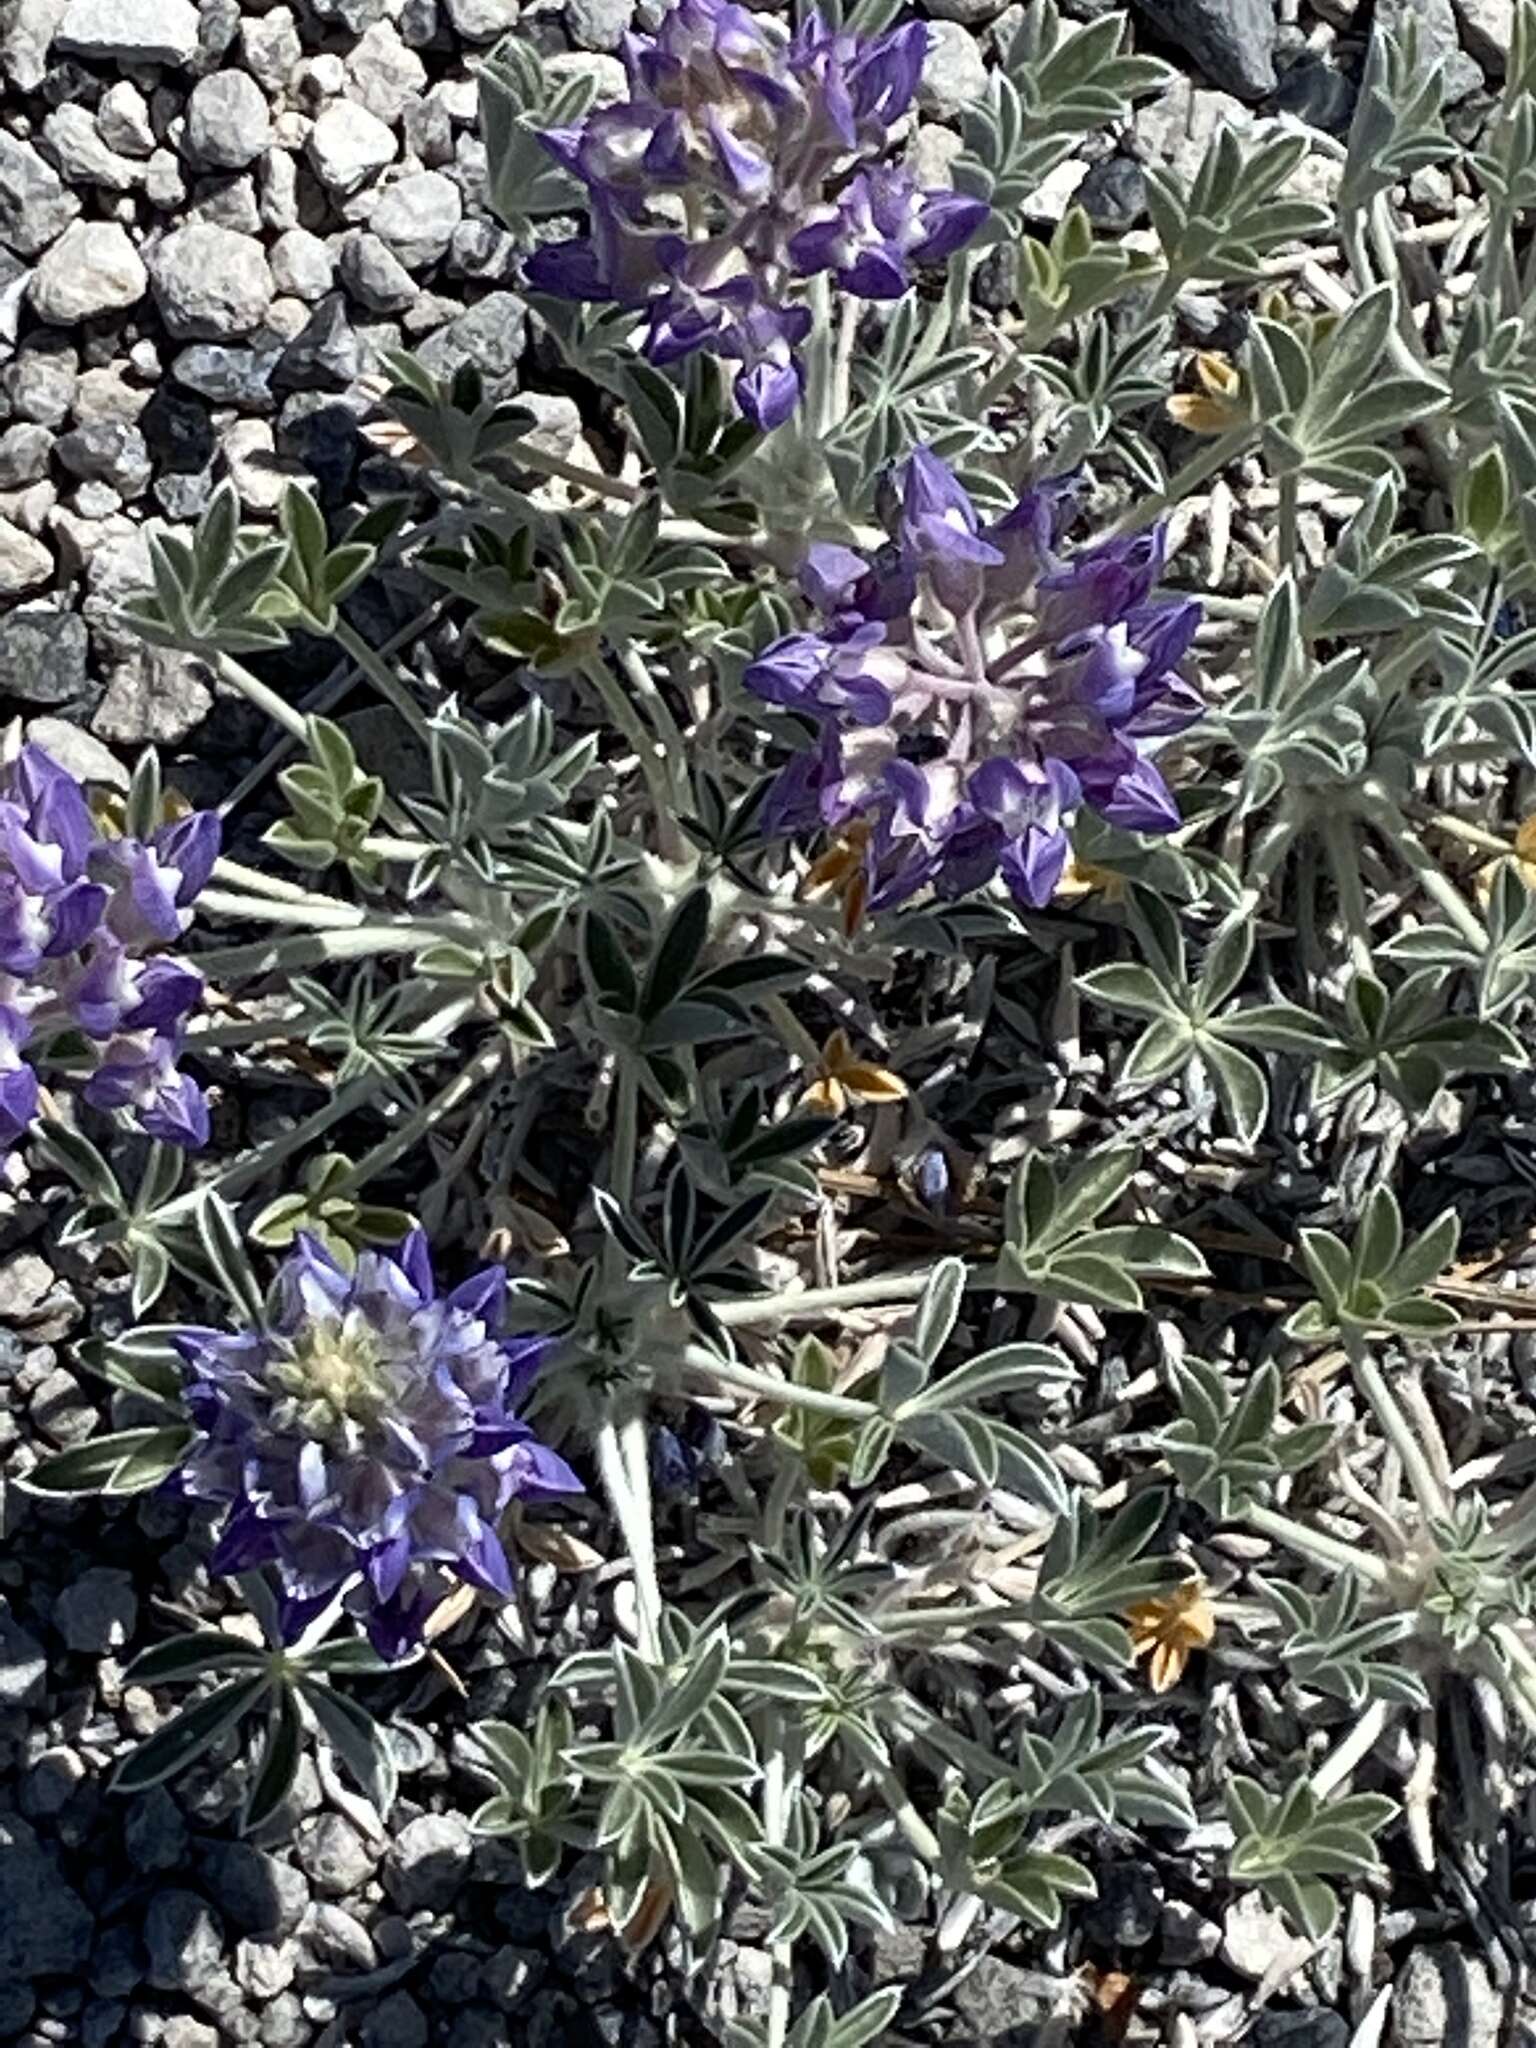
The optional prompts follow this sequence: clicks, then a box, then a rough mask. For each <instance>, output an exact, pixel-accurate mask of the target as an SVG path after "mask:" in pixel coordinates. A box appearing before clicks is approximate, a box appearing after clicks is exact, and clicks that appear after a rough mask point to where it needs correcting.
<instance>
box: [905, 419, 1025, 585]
mask: <svg viewBox="0 0 1536 2048" xmlns="http://www.w3.org/2000/svg"><path fill="white" fill-rule="evenodd" d="M900 539H901V549H902V553H903V555H904V556H905V557H906V559H907V560H908V561H909V562H910V563H911V564H912V566H913V568H914V569H916V570H920V571H921V572H922V573H923V574H924V575H926V576H927V578H928V580H929V582H930V583H931V584H932V585H933V588H934V591H935V592H936V594H937V596H938V599H939V602H940V603H941V604H942V605H944V606H945V608H946V609H947V610H949V611H952V612H955V613H961V612H968V611H973V610H974V609H975V608H976V606H977V604H979V602H980V601H981V593H982V590H983V588H984V587H985V584H984V577H983V571H984V570H986V569H991V568H996V567H997V566H998V565H999V564H1000V563H1001V562H1002V561H1003V559H1004V557H1003V552H1002V550H1001V548H997V547H994V546H993V544H992V542H991V541H989V540H983V538H982V537H981V521H980V519H979V518H978V517H977V515H976V507H975V506H974V505H973V504H972V503H971V500H970V496H969V494H968V493H967V492H966V490H965V489H964V488H963V486H962V485H961V483H960V480H959V478H958V477H957V476H956V475H955V473H954V471H953V470H952V469H950V468H949V467H948V465H947V464H946V463H943V462H941V461H940V460H939V458H938V457H937V456H936V455H933V454H931V453H930V452H929V451H928V449H926V448H919V449H917V450H915V451H914V453H913V455H912V457H911V460H910V461H909V462H908V463H907V467H906V470H905V473H904V475H903V478H902V486H901V525H900Z"/></svg>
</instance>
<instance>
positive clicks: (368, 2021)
mask: <svg viewBox="0 0 1536 2048" xmlns="http://www.w3.org/2000/svg"><path fill="white" fill-rule="evenodd" d="M361 2040H362V2043H363V2048H427V2016H426V2014H425V2013H424V2012H423V2011H422V2009H421V2007H420V2006H419V2005H418V2004H417V2003H416V2001H415V1999H414V1998H412V1996H411V1994H410V1993H409V1991H392V1992H391V1993H390V1995H389V1997H388V1998H385V1999H381V2000H380V2001H379V2003H378V2004H377V2005H376V2006H374V2008H373V2009H372V2011H371V2012H370V2013H368V2015H367V2016H366V2018H365V2019H364V2021H363V2024H362V2029H361Z"/></svg>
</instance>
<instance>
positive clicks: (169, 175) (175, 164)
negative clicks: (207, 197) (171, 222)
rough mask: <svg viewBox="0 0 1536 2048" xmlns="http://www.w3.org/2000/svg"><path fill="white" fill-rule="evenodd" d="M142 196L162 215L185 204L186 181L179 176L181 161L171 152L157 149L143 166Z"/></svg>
mask: <svg viewBox="0 0 1536 2048" xmlns="http://www.w3.org/2000/svg"><path fill="white" fill-rule="evenodd" d="M144 196H145V198H146V199H147V200H148V201H149V203H150V205H151V206H158V207H159V209H160V211H161V212H162V213H170V212H173V211H174V210H175V208H177V207H178V206H182V205H184V204H185V202H186V197H187V181H186V179H185V178H183V176H182V175H181V159H180V158H179V157H178V156H176V155H174V154H173V153H172V151H170V150H168V149H157V150H156V151H155V152H154V154H153V155H152V156H151V157H150V160H149V162H148V163H147V164H146V165H145V166H144Z"/></svg>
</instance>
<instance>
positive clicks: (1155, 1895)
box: [1083, 1863, 1162, 1949]
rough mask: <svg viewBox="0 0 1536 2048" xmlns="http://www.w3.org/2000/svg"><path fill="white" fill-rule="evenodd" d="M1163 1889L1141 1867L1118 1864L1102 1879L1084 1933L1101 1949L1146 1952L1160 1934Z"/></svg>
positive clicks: (1086, 1914) (1087, 1912)
mask: <svg viewBox="0 0 1536 2048" xmlns="http://www.w3.org/2000/svg"><path fill="white" fill-rule="evenodd" d="M1161 1907H1162V1887H1161V1885H1160V1884H1159V1883H1158V1881H1157V1879H1156V1877H1155V1876H1154V1875H1153V1873H1152V1872H1151V1871H1150V1870H1148V1869H1146V1868H1145V1867H1144V1866H1142V1865H1140V1864H1134V1863H1131V1864H1115V1865H1113V1866H1112V1867H1111V1868H1110V1869H1108V1870H1106V1871H1105V1872H1104V1873H1103V1875H1102V1876H1101V1877H1100V1879H1099V1894H1098V1897H1097V1898H1096V1899H1095V1900H1094V1901H1093V1903H1092V1904H1091V1905H1090V1906H1088V1907H1087V1908H1086V1910H1085V1912H1084V1915H1083V1930H1084V1932H1085V1933H1086V1935H1087V1936H1088V1939H1089V1940H1090V1941H1091V1942H1092V1943H1094V1945H1095V1946H1096V1947H1098V1948H1107V1949H1127V1948H1144V1947H1145V1946H1146V1944H1147V1943H1148V1942H1149V1941H1150V1940H1151V1939H1152V1937H1153V1935H1154V1934H1155V1933H1156V1932H1157V1925H1158V1917H1159V1913H1160V1910H1161Z"/></svg>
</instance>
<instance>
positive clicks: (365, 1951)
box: [299, 1845, 379, 1972]
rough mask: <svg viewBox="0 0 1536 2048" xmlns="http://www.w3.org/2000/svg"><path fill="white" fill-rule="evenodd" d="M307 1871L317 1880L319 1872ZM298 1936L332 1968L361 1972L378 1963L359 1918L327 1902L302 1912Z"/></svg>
mask: <svg viewBox="0 0 1536 2048" xmlns="http://www.w3.org/2000/svg"><path fill="white" fill-rule="evenodd" d="M303 1853H304V1852H303V1848H302V1845H301V1846H300V1850H299V1854H300V1855H301V1856H302V1855H303ZM310 1875H311V1876H312V1877H314V1879H315V1882H316V1883H317V1884H318V1883H320V1881H321V1880H320V1877H319V1874H318V1872H316V1871H313V1870H312V1871H311V1873H310ZM299 1939H300V1940H301V1941H302V1942H303V1943H304V1945H305V1947H306V1948H308V1950H309V1952H310V1954H311V1955H313V1956H314V1958H315V1960H316V1962H318V1963H321V1964H326V1965H329V1966H330V1967H331V1968H332V1969H335V1970H346V1971H358V1972H361V1971H366V1970H372V1969H374V1968H375V1967H376V1966H377V1964H378V1960H379V1954H378V1950H377V1949H376V1948H375V1946H374V1942H373V1936H372V1935H371V1934H370V1933H369V1932H368V1930H367V1928H366V1927H365V1926H364V1925H363V1923H362V1921H361V1920H359V1919H357V1918H356V1917H355V1916H354V1915H353V1914H351V1913H348V1912H347V1911H346V1910H345V1909H344V1908H343V1907H341V1906H333V1905H331V1904H330V1903H329V1902H327V1903H325V1904H323V1905H314V1906H311V1907H310V1909H309V1911H308V1913H307V1914H306V1915H305V1916H304V1925H303V1928H302V1930H301V1932H300V1936H299Z"/></svg>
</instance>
